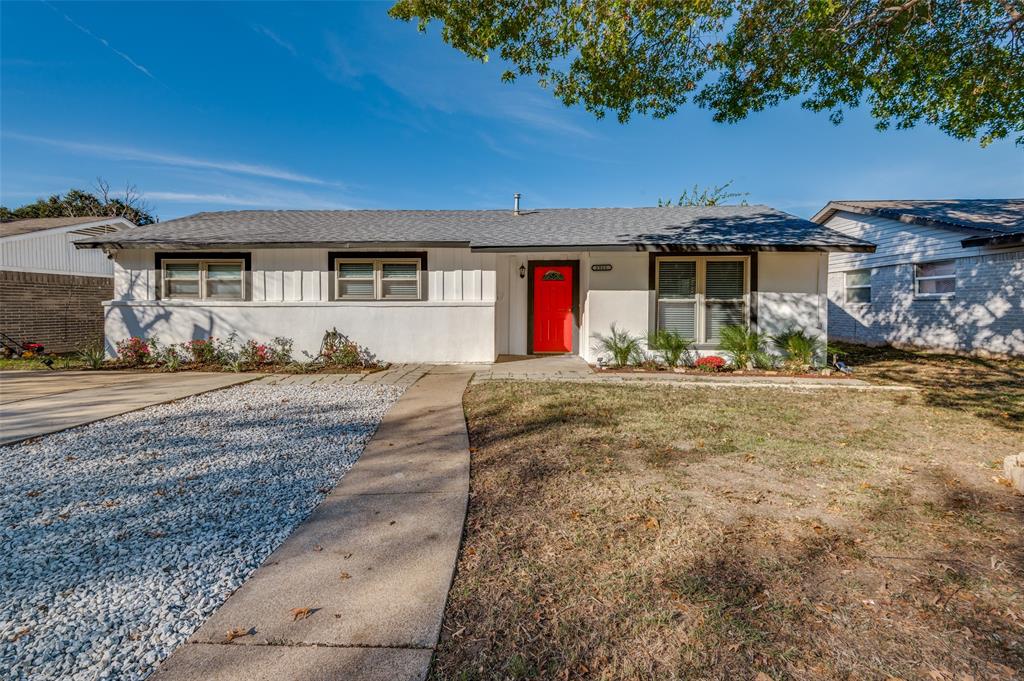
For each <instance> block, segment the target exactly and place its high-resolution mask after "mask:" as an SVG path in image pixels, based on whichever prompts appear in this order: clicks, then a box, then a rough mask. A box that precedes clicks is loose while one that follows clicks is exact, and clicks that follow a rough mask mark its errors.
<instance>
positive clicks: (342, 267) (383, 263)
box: [334, 258, 421, 300]
mask: <svg viewBox="0 0 1024 681" xmlns="http://www.w3.org/2000/svg"><path fill="white" fill-rule="evenodd" d="M420 264H421V263H420V260H419V259H375V260H371V259H368V258H337V259H336V260H335V261H334V268H335V270H334V271H335V289H334V295H335V297H336V298H337V299H338V300H419V299H420Z"/></svg>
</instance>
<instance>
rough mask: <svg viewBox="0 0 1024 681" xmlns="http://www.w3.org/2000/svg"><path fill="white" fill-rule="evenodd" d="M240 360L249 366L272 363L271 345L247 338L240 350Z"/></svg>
mask: <svg viewBox="0 0 1024 681" xmlns="http://www.w3.org/2000/svg"><path fill="white" fill-rule="evenodd" d="M238 354H239V358H238V359H239V361H240V362H241V363H242V364H244V365H248V366H261V365H263V364H269V363H270V347H269V346H267V345H264V344H263V343H257V342H256V341H254V340H247V341H246V342H245V344H244V345H243V346H242V349H241V350H240V351H239V353H238Z"/></svg>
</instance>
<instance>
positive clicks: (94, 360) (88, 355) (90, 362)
mask: <svg viewBox="0 0 1024 681" xmlns="http://www.w3.org/2000/svg"><path fill="white" fill-rule="evenodd" d="M78 359H80V360H81V361H82V362H83V363H84V364H85V365H86V366H87V367H89V368H90V369H102V368H103V363H104V362H106V361H107V352H106V350H104V349H103V344H102V343H100V342H95V343H90V344H89V345H86V346H85V347H84V348H81V349H80V350H79V351H78Z"/></svg>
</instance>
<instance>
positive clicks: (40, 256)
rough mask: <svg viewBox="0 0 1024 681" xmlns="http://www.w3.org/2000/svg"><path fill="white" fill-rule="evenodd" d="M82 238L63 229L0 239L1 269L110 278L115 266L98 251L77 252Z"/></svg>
mask: <svg viewBox="0 0 1024 681" xmlns="http://www.w3.org/2000/svg"><path fill="white" fill-rule="evenodd" d="M82 238H84V237H83V236H82V235H81V234H75V233H73V232H70V231H67V230H66V229H48V230H44V231H40V232H30V233H28V234H18V235H16V236H11V237H6V238H3V239H0V269H3V270H9V271H11V272H40V273H43V274H68V275H77V276H83V277H112V276H114V263H113V262H112V261H111V260H110V259H109V258H107V255H106V254H105V253H104V252H103V251H100V250H93V249H89V250H79V249H77V248H75V246H74V243H73V242H74V241H75V240H77V239H82Z"/></svg>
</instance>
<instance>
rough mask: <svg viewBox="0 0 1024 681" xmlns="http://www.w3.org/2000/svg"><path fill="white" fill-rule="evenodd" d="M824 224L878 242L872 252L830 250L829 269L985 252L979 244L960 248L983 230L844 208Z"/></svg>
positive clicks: (880, 265) (839, 270) (933, 259)
mask: <svg viewBox="0 0 1024 681" xmlns="http://www.w3.org/2000/svg"><path fill="white" fill-rule="evenodd" d="M825 226H826V227H828V228H830V229H834V230H836V231H837V232H842V233H843V234H846V235H849V236H852V237H856V238H858V239H863V240H865V241H868V242H871V243H873V244H875V245H876V246H877V249H876V251H875V252H874V253H833V254H832V256H831V257H830V258H829V271H830V272H846V271H849V270H857V269H864V268H868V267H885V266H888V265H902V264H906V263H921V262H934V261H937V260H950V259H953V258H964V257H970V256H975V255H981V254H982V253H984V252H986V251H985V249H982V248H979V247H974V248H963V247H962V246H961V245H960V242H961V241H963V240H964V239H967V238H970V237H971V236H973V235H974V234H983V232H970V231H966V230H960V229H943V228H941V227H928V226H925V225H918V224H906V223H903V222H900V221H899V220H892V219H890V218H885V217H880V216H877V215H861V214H859V213H850V212H846V211H837V212H836V214H835V215H833V216H832V217H831V218H829V219H828V221H827V222H825Z"/></svg>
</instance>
